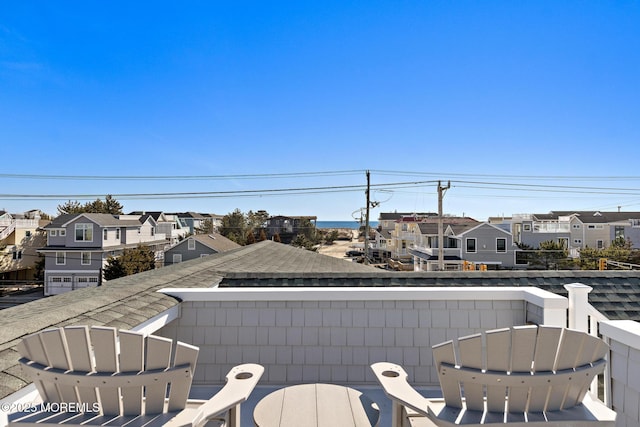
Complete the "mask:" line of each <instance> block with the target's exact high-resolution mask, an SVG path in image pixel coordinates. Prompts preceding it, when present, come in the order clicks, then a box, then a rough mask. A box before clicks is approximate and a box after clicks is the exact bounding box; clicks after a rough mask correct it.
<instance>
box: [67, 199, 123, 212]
mask: <svg viewBox="0 0 640 427" xmlns="http://www.w3.org/2000/svg"><path fill="white" fill-rule="evenodd" d="M58 213H59V214H60V215H63V214H78V213H106V214H112V215H122V214H123V211H122V205H121V204H120V202H118V201H117V200H116V199H114V198H113V196H111V195H110V194H107V196H106V197H105V199H104V201H102V200H100V199H96V200H94V201H93V202H87V203H85V204H84V205H82V204H80V202H78V201H77V200H74V201H71V200H69V201H67V202H65V203H64V204H62V205H58Z"/></svg>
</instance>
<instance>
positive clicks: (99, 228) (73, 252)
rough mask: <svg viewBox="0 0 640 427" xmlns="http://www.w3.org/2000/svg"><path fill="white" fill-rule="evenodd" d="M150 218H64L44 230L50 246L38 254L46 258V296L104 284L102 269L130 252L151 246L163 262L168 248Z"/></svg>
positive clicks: (58, 218)
mask: <svg viewBox="0 0 640 427" xmlns="http://www.w3.org/2000/svg"><path fill="white" fill-rule="evenodd" d="M156 226H157V223H156V221H155V220H154V219H153V217H152V216H151V215H148V214H145V215H122V216H118V215H111V214H96V213H81V214H65V215H60V216H59V217H57V218H55V219H54V220H53V221H51V223H49V224H48V225H47V226H45V227H44V228H43V229H44V231H45V232H46V234H47V245H46V246H45V247H43V248H40V249H39V250H38V252H40V253H42V254H43V255H44V257H45V271H44V282H45V283H44V294H45V295H56V294H60V293H64V292H68V291H71V290H74V289H78V288H85V287H91V286H98V285H100V284H101V283H102V281H103V279H102V269H103V268H104V267H105V265H106V262H107V259H108V258H109V257H110V256H118V255H120V254H122V251H123V250H124V249H127V248H135V247H137V246H138V245H145V246H149V247H150V248H151V249H152V250H153V251H154V253H155V254H156V260H157V261H160V260H161V259H162V255H163V253H164V252H163V251H164V249H165V247H166V246H167V245H168V244H169V241H168V240H167V239H166V235H165V234H164V233H157V232H156Z"/></svg>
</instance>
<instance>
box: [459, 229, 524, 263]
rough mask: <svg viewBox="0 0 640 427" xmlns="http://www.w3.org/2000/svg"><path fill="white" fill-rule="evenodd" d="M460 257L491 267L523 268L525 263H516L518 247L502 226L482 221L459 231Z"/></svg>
mask: <svg viewBox="0 0 640 427" xmlns="http://www.w3.org/2000/svg"><path fill="white" fill-rule="evenodd" d="M457 238H458V239H459V240H460V242H461V245H460V246H461V247H460V250H461V258H462V259H464V260H465V261H467V262H470V263H473V264H476V265H477V264H480V265H486V266H488V267H489V266H491V267H493V268H497V269H499V268H516V267H519V268H524V267H526V264H523V265H518V264H516V252H517V251H518V248H517V246H516V245H514V244H513V236H512V235H511V233H509V232H508V231H506V230H504V229H503V228H500V227H497V226H495V225H493V224H489V223H486V222H485V223H482V224H479V225H477V226H475V227H473V228H471V229H469V230H466V231H464V232H462V233H460V234H459V235H458V236H457Z"/></svg>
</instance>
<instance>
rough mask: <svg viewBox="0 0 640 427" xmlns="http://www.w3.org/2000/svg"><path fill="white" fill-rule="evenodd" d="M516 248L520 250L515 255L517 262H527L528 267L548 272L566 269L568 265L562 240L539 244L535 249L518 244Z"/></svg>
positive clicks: (568, 261)
mask: <svg viewBox="0 0 640 427" xmlns="http://www.w3.org/2000/svg"><path fill="white" fill-rule="evenodd" d="M518 247H519V248H520V249H521V250H520V251H519V252H518V254H517V257H518V262H527V263H528V264H529V266H530V267H537V268H543V269H545V270H548V269H550V268H561V267H567V266H568V265H569V264H570V260H568V258H567V257H568V252H567V247H566V244H565V241H564V240H560V241H554V240H547V241H544V242H541V243H540V245H539V247H538V248H537V249H533V248H532V247H531V246H529V245H525V244H519V245H518Z"/></svg>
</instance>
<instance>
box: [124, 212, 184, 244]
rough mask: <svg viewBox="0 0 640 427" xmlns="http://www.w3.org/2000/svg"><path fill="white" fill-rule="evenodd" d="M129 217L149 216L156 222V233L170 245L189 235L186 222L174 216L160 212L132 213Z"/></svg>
mask: <svg viewBox="0 0 640 427" xmlns="http://www.w3.org/2000/svg"><path fill="white" fill-rule="evenodd" d="M129 215H136V216H142V215H151V216H152V217H153V219H154V220H155V221H156V233H160V234H164V235H165V236H167V239H168V240H169V241H170V242H171V244H172V245H173V244H176V243H178V242H179V241H180V240H182V239H184V237H185V236H186V235H187V234H189V233H190V227H189V226H188V225H187V222H186V221H184V220H182V219H181V218H180V217H178V215H176V214H167V213H164V212H161V211H134V212H131V213H129ZM121 218H122V217H121Z"/></svg>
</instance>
